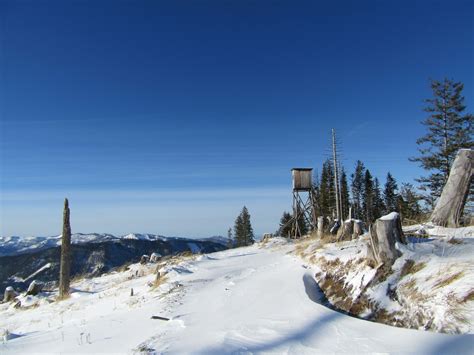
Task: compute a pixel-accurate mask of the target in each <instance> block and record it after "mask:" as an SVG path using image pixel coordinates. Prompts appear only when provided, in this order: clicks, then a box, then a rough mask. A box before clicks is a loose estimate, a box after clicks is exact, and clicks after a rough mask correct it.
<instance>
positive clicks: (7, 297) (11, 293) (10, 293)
mask: <svg viewBox="0 0 474 355" xmlns="http://www.w3.org/2000/svg"><path fill="white" fill-rule="evenodd" d="M15 297H16V292H15V290H14V289H13V287H11V286H8V287H7V288H6V289H5V292H4V293H3V302H10V301H13V300H14V299H15Z"/></svg>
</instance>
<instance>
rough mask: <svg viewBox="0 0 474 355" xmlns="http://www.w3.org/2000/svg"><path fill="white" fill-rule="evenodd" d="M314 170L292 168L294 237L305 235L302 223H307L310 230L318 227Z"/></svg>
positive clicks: (292, 234)
mask: <svg viewBox="0 0 474 355" xmlns="http://www.w3.org/2000/svg"><path fill="white" fill-rule="evenodd" d="M312 172H313V169H312V168H293V169H291V175H292V178H293V216H292V219H291V223H292V228H291V237H292V238H299V237H302V236H303V232H302V230H301V223H304V224H306V225H307V227H308V228H309V230H310V231H311V230H313V229H314V228H316V215H315V210H314V206H315V203H316V199H315V194H314V190H313V178H312ZM300 193H301V194H300Z"/></svg>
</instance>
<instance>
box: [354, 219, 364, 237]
mask: <svg viewBox="0 0 474 355" xmlns="http://www.w3.org/2000/svg"><path fill="white" fill-rule="evenodd" d="M363 233H364V229H363V228H362V221H359V220H358V219H355V220H354V226H353V228H352V239H357V238H359V237H360V236H361V235H362V234H363Z"/></svg>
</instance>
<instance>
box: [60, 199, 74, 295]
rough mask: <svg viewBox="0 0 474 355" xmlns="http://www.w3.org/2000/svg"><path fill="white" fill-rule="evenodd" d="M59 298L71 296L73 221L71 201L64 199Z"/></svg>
mask: <svg viewBox="0 0 474 355" xmlns="http://www.w3.org/2000/svg"><path fill="white" fill-rule="evenodd" d="M59 268H60V269H59V298H61V299H62V298H65V297H67V296H69V284H70V277H71V222H70V211H69V201H68V200H67V198H66V199H64V212H63V233H62V236H61V262H60V265H59Z"/></svg>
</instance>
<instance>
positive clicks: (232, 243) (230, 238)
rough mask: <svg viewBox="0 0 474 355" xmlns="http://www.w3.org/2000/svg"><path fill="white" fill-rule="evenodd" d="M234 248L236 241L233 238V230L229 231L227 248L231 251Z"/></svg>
mask: <svg viewBox="0 0 474 355" xmlns="http://www.w3.org/2000/svg"><path fill="white" fill-rule="evenodd" d="M233 247H234V239H233V236H232V228H229V229H228V230H227V248H229V249H231V248H233Z"/></svg>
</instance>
